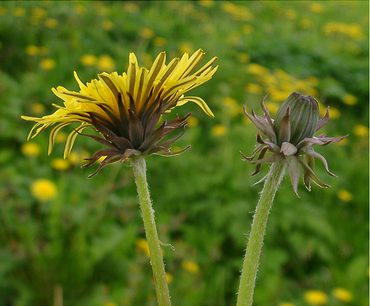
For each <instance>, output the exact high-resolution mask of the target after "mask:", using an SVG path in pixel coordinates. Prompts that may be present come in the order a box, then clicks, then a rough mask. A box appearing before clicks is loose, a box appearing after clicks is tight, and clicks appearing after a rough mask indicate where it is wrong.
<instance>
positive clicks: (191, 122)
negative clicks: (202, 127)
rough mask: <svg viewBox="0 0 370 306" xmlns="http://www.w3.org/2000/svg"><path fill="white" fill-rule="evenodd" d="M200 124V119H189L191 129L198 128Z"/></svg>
mask: <svg viewBox="0 0 370 306" xmlns="http://www.w3.org/2000/svg"><path fill="white" fill-rule="evenodd" d="M198 122H199V120H198V118H195V117H190V118H189V119H188V126H190V127H193V126H197V125H198Z"/></svg>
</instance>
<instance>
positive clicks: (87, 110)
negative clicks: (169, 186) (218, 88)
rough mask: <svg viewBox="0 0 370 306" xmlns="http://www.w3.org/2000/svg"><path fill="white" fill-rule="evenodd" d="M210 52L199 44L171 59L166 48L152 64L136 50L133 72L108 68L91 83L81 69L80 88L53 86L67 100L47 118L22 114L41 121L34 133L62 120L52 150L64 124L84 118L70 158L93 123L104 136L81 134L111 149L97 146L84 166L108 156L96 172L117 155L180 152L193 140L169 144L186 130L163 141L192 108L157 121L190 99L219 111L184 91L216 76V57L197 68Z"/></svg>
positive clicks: (181, 125) (69, 142) (131, 64)
mask: <svg viewBox="0 0 370 306" xmlns="http://www.w3.org/2000/svg"><path fill="white" fill-rule="evenodd" d="M204 55H205V53H204V52H203V51H202V50H201V49H199V50H198V51H197V52H195V53H194V54H193V55H192V56H190V57H189V56H188V54H186V53H185V54H184V55H183V56H182V57H181V59H179V58H174V59H173V60H172V61H171V62H170V63H169V64H168V65H166V64H165V61H166V54H165V52H161V53H160V54H159V55H158V56H157V58H156V59H155V61H154V63H153V65H152V67H151V69H150V70H147V69H146V68H140V67H139V65H138V61H137V59H136V56H135V54H134V53H131V54H130V56H129V67H128V70H127V73H123V74H122V75H118V73H117V72H113V73H110V74H108V73H106V72H103V73H101V74H99V75H98V77H99V79H93V80H92V81H91V83H87V84H86V85H84V84H83V83H82V82H81V81H80V80H79V78H78V77H77V74H76V73H75V78H76V80H77V82H78V84H79V87H80V92H74V91H70V90H67V89H66V88H64V87H61V86H59V87H58V88H57V89H54V88H53V89H52V90H53V92H54V94H55V95H56V96H58V97H59V98H61V99H62V100H64V107H62V106H58V105H54V106H55V107H57V108H58V110H57V111H55V112H54V113H53V114H51V115H48V116H44V117H42V118H35V117H27V116H22V118H23V119H25V120H28V121H34V122H36V124H35V125H34V127H33V128H32V130H31V132H30V134H29V136H28V139H29V138H34V137H36V136H37V135H38V134H40V133H41V132H42V131H43V130H44V129H46V128H48V127H50V126H53V125H54V124H57V125H56V126H55V127H54V128H53V130H52V131H51V133H50V140H49V151H48V154H49V155H50V154H51V151H52V149H53V146H54V141H55V137H56V135H57V134H58V132H59V131H60V129H61V128H63V127H65V126H67V125H69V124H70V123H73V122H80V123H81V124H80V126H78V127H77V128H75V129H74V130H73V131H72V132H71V133H70V134H69V136H68V138H67V140H66V147H65V151H64V158H67V157H68V155H69V154H70V152H71V149H72V146H73V143H74V140H75V138H76V137H77V135H79V134H81V133H82V132H83V130H84V129H85V128H86V127H89V126H91V127H93V129H94V130H95V131H96V132H98V134H99V135H100V136H102V137H103V138H102V137H99V136H96V135H85V134H81V135H85V136H88V137H90V138H92V139H94V140H96V141H97V142H99V143H101V144H103V145H106V146H107V147H108V149H102V150H99V151H97V152H96V153H95V154H94V155H93V156H92V157H91V158H89V159H88V160H89V161H88V163H87V164H85V165H84V166H83V167H87V166H90V165H92V164H94V163H95V162H96V161H98V160H99V159H100V158H102V157H103V158H104V157H105V159H104V160H103V161H101V162H100V166H99V168H98V170H97V171H96V172H95V173H93V174H92V175H94V174H96V173H97V172H98V171H99V170H100V169H101V168H102V167H104V166H106V165H108V164H110V163H113V162H116V161H121V162H123V161H124V160H125V159H126V158H129V157H130V156H132V155H150V154H158V155H165V156H171V155H175V154H180V153H182V152H184V151H185V150H186V149H188V148H189V147H190V146H189V147H187V148H185V149H184V150H182V151H180V152H171V150H170V149H169V148H170V146H171V145H172V143H173V142H174V141H175V140H177V139H178V138H179V137H180V136H181V135H182V134H181V135H180V136H177V137H175V138H172V139H169V140H166V141H163V142H160V141H161V140H162V139H163V138H164V137H165V136H167V135H168V134H169V133H171V132H172V131H174V130H176V129H180V128H185V126H186V124H187V122H186V120H187V119H188V118H189V116H190V115H191V114H188V115H186V116H184V117H181V118H179V117H178V116H177V117H176V118H175V119H171V120H168V121H166V120H164V121H163V122H162V123H161V124H160V125H159V126H157V125H158V123H159V121H160V119H161V117H162V115H163V114H165V113H169V112H170V111H171V110H172V109H173V108H175V107H176V106H181V105H183V104H185V103H187V102H188V101H192V102H195V103H197V104H198V105H199V106H200V107H201V108H202V109H203V110H204V112H205V113H206V114H208V115H209V116H210V117H213V113H212V111H211V110H210V109H209V107H208V106H207V104H206V103H205V102H204V101H203V100H202V99H201V98H199V97H194V96H188V97H185V96H184V94H185V93H186V92H188V91H189V90H191V89H193V88H195V87H197V86H199V85H201V84H203V83H205V82H207V81H208V80H209V79H211V78H212V76H213V75H214V73H215V72H216V71H217V69H218V66H217V67H215V68H213V67H212V64H213V63H214V61H215V60H216V59H217V58H216V57H214V58H212V59H211V60H210V61H209V62H208V63H206V64H205V65H204V66H203V67H202V68H200V69H199V70H198V71H196V72H194V70H195V69H196V67H197V66H198V65H199V64H200V62H201V61H202V59H203V58H204ZM34 131H35V132H34ZM33 132H34V133H33ZM32 134H33V135H32ZM92 175H91V176H92ZM91 176H89V177H91Z"/></svg>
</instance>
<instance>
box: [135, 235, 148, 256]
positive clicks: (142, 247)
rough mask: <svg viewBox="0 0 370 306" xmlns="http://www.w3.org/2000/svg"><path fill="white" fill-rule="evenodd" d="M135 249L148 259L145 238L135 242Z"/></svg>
mask: <svg viewBox="0 0 370 306" xmlns="http://www.w3.org/2000/svg"><path fill="white" fill-rule="evenodd" d="M136 247H137V249H138V250H139V251H140V252H142V253H144V254H145V255H146V256H148V257H150V252H149V245H148V242H147V241H146V239H145V238H138V239H137V240H136Z"/></svg>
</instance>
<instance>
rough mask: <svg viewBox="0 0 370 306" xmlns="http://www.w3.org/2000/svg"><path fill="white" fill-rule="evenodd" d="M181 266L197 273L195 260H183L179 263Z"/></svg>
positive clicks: (197, 267)
mask: <svg viewBox="0 0 370 306" xmlns="http://www.w3.org/2000/svg"><path fill="white" fill-rule="evenodd" d="M181 266H182V267H183V268H184V269H185V270H186V271H188V272H190V273H194V274H195V273H198V272H199V266H198V264H197V263H196V262H194V261H192V260H184V261H183V262H182V263H181Z"/></svg>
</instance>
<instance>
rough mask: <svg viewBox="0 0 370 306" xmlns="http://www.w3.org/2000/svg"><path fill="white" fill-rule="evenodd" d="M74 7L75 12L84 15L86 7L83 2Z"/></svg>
mask: <svg viewBox="0 0 370 306" xmlns="http://www.w3.org/2000/svg"><path fill="white" fill-rule="evenodd" d="M74 9H75V12H76V13H77V14H79V15H82V14H84V13H85V12H86V7H85V6H83V5H81V4H76V5H75V7H74Z"/></svg>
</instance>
